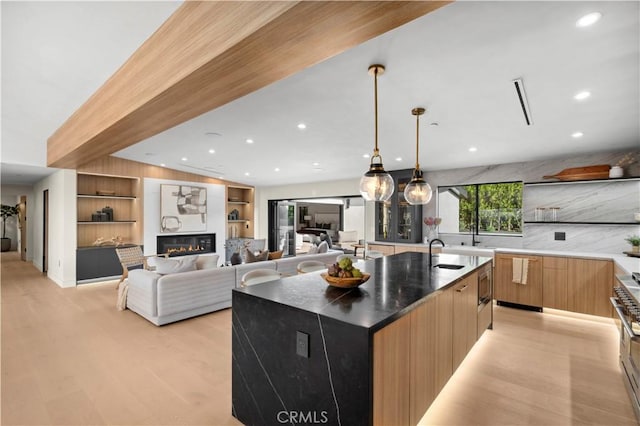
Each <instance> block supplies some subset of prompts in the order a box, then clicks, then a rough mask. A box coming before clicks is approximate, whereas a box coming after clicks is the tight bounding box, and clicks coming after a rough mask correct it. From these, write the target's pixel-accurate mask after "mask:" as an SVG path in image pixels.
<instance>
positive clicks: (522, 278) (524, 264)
mask: <svg viewBox="0 0 640 426" xmlns="http://www.w3.org/2000/svg"><path fill="white" fill-rule="evenodd" d="M528 275H529V259H523V258H521V257H514V258H513V280H512V281H513V282H514V283H516V284H522V285H525V284H527V278H528Z"/></svg>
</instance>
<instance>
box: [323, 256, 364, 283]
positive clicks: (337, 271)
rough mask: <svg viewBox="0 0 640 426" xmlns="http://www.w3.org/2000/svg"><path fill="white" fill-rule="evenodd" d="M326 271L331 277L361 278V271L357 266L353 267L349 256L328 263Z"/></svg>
mask: <svg viewBox="0 0 640 426" xmlns="http://www.w3.org/2000/svg"><path fill="white" fill-rule="evenodd" d="M327 273H328V274H329V276H331V277H338V278H361V277H362V272H361V271H360V269H358V268H354V267H353V262H352V261H351V258H348V257H344V258H342V259H340V261H338V262H336V263H334V264H332V265H329V267H328V268H327Z"/></svg>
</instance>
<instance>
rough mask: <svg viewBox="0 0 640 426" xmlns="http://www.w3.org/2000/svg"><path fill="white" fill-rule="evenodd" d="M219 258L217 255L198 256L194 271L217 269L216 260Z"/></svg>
mask: <svg viewBox="0 0 640 426" xmlns="http://www.w3.org/2000/svg"><path fill="white" fill-rule="evenodd" d="M219 257H220V256H219V255H217V254H211V255H202V254H201V255H200V256H198V259H197V260H196V269H198V270H201V269H215V268H217V267H218V258H219Z"/></svg>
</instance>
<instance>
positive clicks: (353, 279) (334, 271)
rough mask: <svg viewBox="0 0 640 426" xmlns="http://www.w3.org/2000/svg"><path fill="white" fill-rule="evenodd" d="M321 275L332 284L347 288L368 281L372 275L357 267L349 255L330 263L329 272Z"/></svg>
mask: <svg viewBox="0 0 640 426" xmlns="http://www.w3.org/2000/svg"><path fill="white" fill-rule="evenodd" d="M321 275H322V277H323V278H324V279H325V281H327V282H328V283H329V284H331V285H332V286H334V287H346V288H349V287H356V286H358V285H360V284H362V283H364V282H365V281H367V280H368V279H369V276H370V275H369V274H365V273H363V272H362V271H360V269H358V268H355V267H354V266H353V262H352V261H351V259H350V258H348V257H345V258H342V259H340V260H339V261H338V262H336V263H333V264H331V265H328V268H327V273H322V274H321Z"/></svg>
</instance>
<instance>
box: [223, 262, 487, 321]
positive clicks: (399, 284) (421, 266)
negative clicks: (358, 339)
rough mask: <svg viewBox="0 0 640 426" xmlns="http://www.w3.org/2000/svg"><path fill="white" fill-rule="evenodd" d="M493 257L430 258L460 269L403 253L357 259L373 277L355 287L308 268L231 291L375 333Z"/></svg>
mask: <svg viewBox="0 0 640 426" xmlns="http://www.w3.org/2000/svg"><path fill="white" fill-rule="evenodd" d="M302 260H303V259H302V258H301V261H302ZM491 261H492V258H490V257H478V256H463V255H455V254H438V255H434V256H433V265H435V264H437V263H447V264H456V265H464V268H462V269H458V270H453V269H440V268H433V267H432V268H431V270H429V267H428V262H429V254H428V253H418V252H406V253H401V254H397V255H393V256H385V257H381V258H378V259H374V260H366V261H359V262H357V264H356V266H357V267H358V268H359V269H360V270H362V271H363V272H367V273H370V274H371V277H370V278H369V280H368V281H367V282H366V283H364V284H362V285H361V286H360V287H357V288H353V289H341V288H335V287H331V286H329V285H328V284H327V282H326V281H325V280H324V279H323V278H322V277H321V276H320V272H312V273H307V274H301V275H295V276H291V277H285V278H282V279H280V280H277V281H272V282H268V283H263V284H259V285H255V286H251V287H247V288H236V289H234V290H233V291H235V292H241V293H245V294H249V295H252V296H255V297H259V298H262V299H266V300H270V301H272V302H276V303H280V304H283V305H287V306H291V307H294V308H298V309H303V310H305V311H308V312H312V313H315V314H318V315H321V316H324V317H328V318H333V319H336V320H339V321H343V322H346V323H349V324H352V325H356V326H360V327H365V328H368V329H370V330H371V331H376V330H378V329H380V328H382V327H384V326H385V325H387V324H388V323H390V322H392V321H394V320H395V319H397V318H398V317H400V316H402V315H404V314H405V313H407V312H409V311H410V310H412V309H413V308H414V307H415V306H417V305H418V304H420V301H421V300H422V299H424V298H426V297H427V296H429V295H430V294H432V293H434V292H435V291H438V290H441V289H444V288H447V287H449V286H450V285H452V284H453V283H455V282H457V281H458V280H459V279H461V278H463V277H465V276H466V275H468V274H469V273H471V272H473V271H474V270H475V269H477V268H478V267H480V266H482V265H484V264H486V263H489V262H491Z"/></svg>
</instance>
